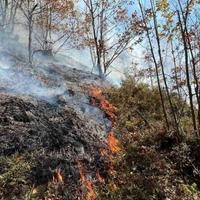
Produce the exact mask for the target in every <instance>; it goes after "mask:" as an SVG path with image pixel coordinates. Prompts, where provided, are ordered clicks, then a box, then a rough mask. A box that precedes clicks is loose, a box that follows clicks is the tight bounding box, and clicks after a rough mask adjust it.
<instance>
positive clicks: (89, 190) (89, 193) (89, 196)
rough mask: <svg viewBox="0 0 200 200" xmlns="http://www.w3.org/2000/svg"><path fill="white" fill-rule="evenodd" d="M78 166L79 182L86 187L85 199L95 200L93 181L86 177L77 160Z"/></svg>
mask: <svg viewBox="0 0 200 200" xmlns="http://www.w3.org/2000/svg"><path fill="white" fill-rule="evenodd" d="M78 168H79V173H80V178H81V183H82V185H83V186H84V187H85V188H86V189H87V194H86V200H95V199H96V194H95V191H94V186H93V183H92V182H91V181H90V180H88V179H87V178H86V176H85V174H84V168H83V166H82V165H81V163H80V162H78Z"/></svg>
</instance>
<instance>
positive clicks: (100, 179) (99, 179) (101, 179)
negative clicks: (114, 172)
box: [96, 171, 105, 183]
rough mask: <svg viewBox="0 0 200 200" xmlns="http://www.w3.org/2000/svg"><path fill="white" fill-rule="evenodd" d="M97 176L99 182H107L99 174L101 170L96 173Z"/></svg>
mask: <svg viewBox="0 0 200 200" xmlns="http://www.w3.org/2000/svg"><path fill="white" fill-rule="evenodd" d="M96 178H97V180H98V182H99V183H105V180H104V178H103V177H101V175H100V174H99V171H97V173H96Z"/></svg>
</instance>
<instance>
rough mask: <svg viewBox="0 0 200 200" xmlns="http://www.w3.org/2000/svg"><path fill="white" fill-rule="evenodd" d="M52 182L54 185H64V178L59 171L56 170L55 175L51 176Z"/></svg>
mask: <svg viewBox="0 0 200 200" xmlns="http://www.w3.org/2000/svg"><path fill="white" fill-rule="evenodd" d="M53 182H54V183H64V178H63V176H62V174H61V169H60V168H58V169H56V170H55V174H54V176H53Z"/></svg>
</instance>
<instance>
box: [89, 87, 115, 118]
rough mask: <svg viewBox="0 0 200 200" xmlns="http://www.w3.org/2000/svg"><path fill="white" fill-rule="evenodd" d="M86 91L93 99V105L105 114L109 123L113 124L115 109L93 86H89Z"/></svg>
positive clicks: (99, 90) (100, 91) (98, 89)
mask: <svg viewBox="0 0 200 200" xmlns="http://www.w3.org/2000/svg"><path fill="white" fill-rule="evenodd" d="M87 89H88V91H89V95H90V96H91V97H92V98H94V102H93V103H97V104H98V105H99V107H100V109H101V110H103V111H104V112H105V113H106V114H107V116H108V117H109V118H110V119H111V121H112V122H115V120H116V112H117V108H116V107H115V106H113V105H112V104H111V103H109V101H107V100H106V98H105V97H104V95H103V93H102V90H101V89H100V88H97V87H94V86H89V87H88V88H87Z"/></svg>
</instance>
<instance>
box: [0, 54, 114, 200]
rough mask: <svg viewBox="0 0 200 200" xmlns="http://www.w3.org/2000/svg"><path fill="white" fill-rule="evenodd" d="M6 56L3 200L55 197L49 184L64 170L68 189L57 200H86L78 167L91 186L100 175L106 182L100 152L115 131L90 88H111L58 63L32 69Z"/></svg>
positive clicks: (0, 92) (0, 97)
mask: <svg viewBox="0 0 200 200" xmlns="http://www.w3.org/2000/svg"><path fill="white" fill-rule="evenodd" d="M5 55H6V57H5V56H4V59H3V60H0V76H1V77H0V188H1V191H0V199H18V200H20V199H22V200H23V199H28V198H27V195H29V196H30V198H29V199H34V198H32V197H31V195H32V193H31V191H32V189H33V188H34V191H35V190H36V191H37V192H35V193H37V195H36V196H37V198H35V199H44V198H45V195H46V196H48V195H50V196H51V194H50V193H51V192H50V189H49V184H50V183H51V182H52V180H53V177H54V176H55V172H56V170H58V169H59V170H60V172H61V174H62V177H63V179H64V183H63V184H62V187H63V188H61V189H59V190H56V191H57V192H56V194H55V193H54V192H53V193H54V194H53V195H57V196H56V197H55V198H52V199H66V200H67V199H69V200H72V199H77V197H78V196H79V197H81V195H83V194H82V193H83V191H80V190H79V189H78V188H79V187H80V172H79V168H78V163H80V162H81V163H82V164H83V166H84V169H85V173H86V175H87V176H88V179H90V180H91V181H95V176H96V173H97V172H99V171H100V173H101V175H102V176H104V175H105V176H106V174H104V168H105V166H104V163H103V161H102V159H101V156H100V149H102V148H103V147H105V145H106V141H105V139H106V135H107V133H108V132H109V130H110V129H111V122H110V121H109V119H108V118H107V116H106V114H105V113H104V112H103V111H102V110H100V109H99V108H98V107H96V106H94V105H92V104H91V99H90V97H89V96H88V92H87V91H86V90H85V87H84V86H85V85H88V84H89V85H91V84H92V85H96V86H105V85H107V84H108V83H105V81H102V80H101V79H99V78H98V76H96V75H94V74H91V73H88V72H84V71H81V70H77V69H75V68H70V67H68V66H64V65H59V64H57V63H55V62H53V60H51V59H52V58H49V59H48V58H45V59H46V60H45V61H41V60H40V61H38V62H37V63H35V64H34V65H33V66H31V67H30V66H28V65H27V64H26V63H25V62H21V61H19V60H17V59H16V58H14V57H13V56H9V57H8V55H7V54H5ZM5 58H7V59H5ZM105 173H106V170H105ZM41 188H42V189H41ZM44 188H45V189H44ZM40 190H41V191H42V192H41V194H40ZM58 191H59V192H58ZM77 192H78V193H77ZM82 199H84V195H83V196H82Z"/></svg>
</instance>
